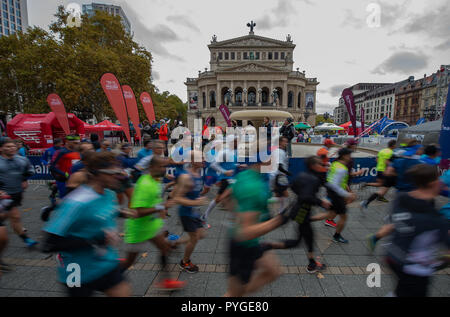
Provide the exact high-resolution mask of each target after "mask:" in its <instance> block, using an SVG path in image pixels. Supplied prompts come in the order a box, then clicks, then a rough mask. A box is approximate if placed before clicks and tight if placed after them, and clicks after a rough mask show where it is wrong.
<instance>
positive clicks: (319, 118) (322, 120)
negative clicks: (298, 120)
mask: <svg viewBox="0 0 450 317" xmlns="http://www.w3.org/2000/svg"><path fill="white" fill-rule="evenodd" d="M322 123H333V119H330V118H328V119H325V118H324V116H323V114H318V115H317V116H316V126H318V125H320V124H322Z"/></svg>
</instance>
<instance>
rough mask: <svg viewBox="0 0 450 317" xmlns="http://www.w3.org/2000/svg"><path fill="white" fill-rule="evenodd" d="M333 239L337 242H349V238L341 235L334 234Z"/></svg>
mask: <svg viewBox="0 0 450 317" xmlns="http://www.w3.org/2000/svg"><path fill="white" fill-rule="evenodd" d="M333 241H334V242H336V243H348V240H346V239H344V238H343V237H342V236H341V235H339V236H338V237H336V236H333Z"/></svg>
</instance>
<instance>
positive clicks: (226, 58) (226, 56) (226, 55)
mask: <svg viewBox="0 0 450 317" xmlns="http://www.w3.org/2000/svg"><path fill="white" fill-rule="evenodd" d="M229 57H230V56H229V54H228V52H225V60H228V59H229Z"/></svg>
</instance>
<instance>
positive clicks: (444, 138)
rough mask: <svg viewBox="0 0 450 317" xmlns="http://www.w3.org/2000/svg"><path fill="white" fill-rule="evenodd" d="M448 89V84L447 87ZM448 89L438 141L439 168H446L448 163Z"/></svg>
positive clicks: (449, 137) (449, 119) (449, 162)
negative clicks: (440, 159) (440, 152)
mask: <svg viewBox="0 0 450 317" xmlns="http://www.w3.org/2000/svg"><path fill="white" fill-rule="evenodd" d="M448 89H450V85H449V88H448ZM449 104H450V91H449V93H448V94H447V103H446V104H445V108H444V116H443V119H442V128H441V135H440V138H439V143H440V145H441V151H442V161H441V166H440V167H441V169H448V168H449V164H450V107H449Z"/></svg>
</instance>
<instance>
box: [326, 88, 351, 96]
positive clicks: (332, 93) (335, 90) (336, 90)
mask: <svg viewBox="0 0 450 317" xmlns="http://www.w3.org/2000/svg"><path fill="white" fill-rule="evenodd" d="M348 87H350V85H334V86H331V87H330V88H328V89H327V90H325V92H326V93H328V94H329V95H330V96H331V97H340V96H341V94H342V91H343V90H344V89H345V88H348Z"/></svg>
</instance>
